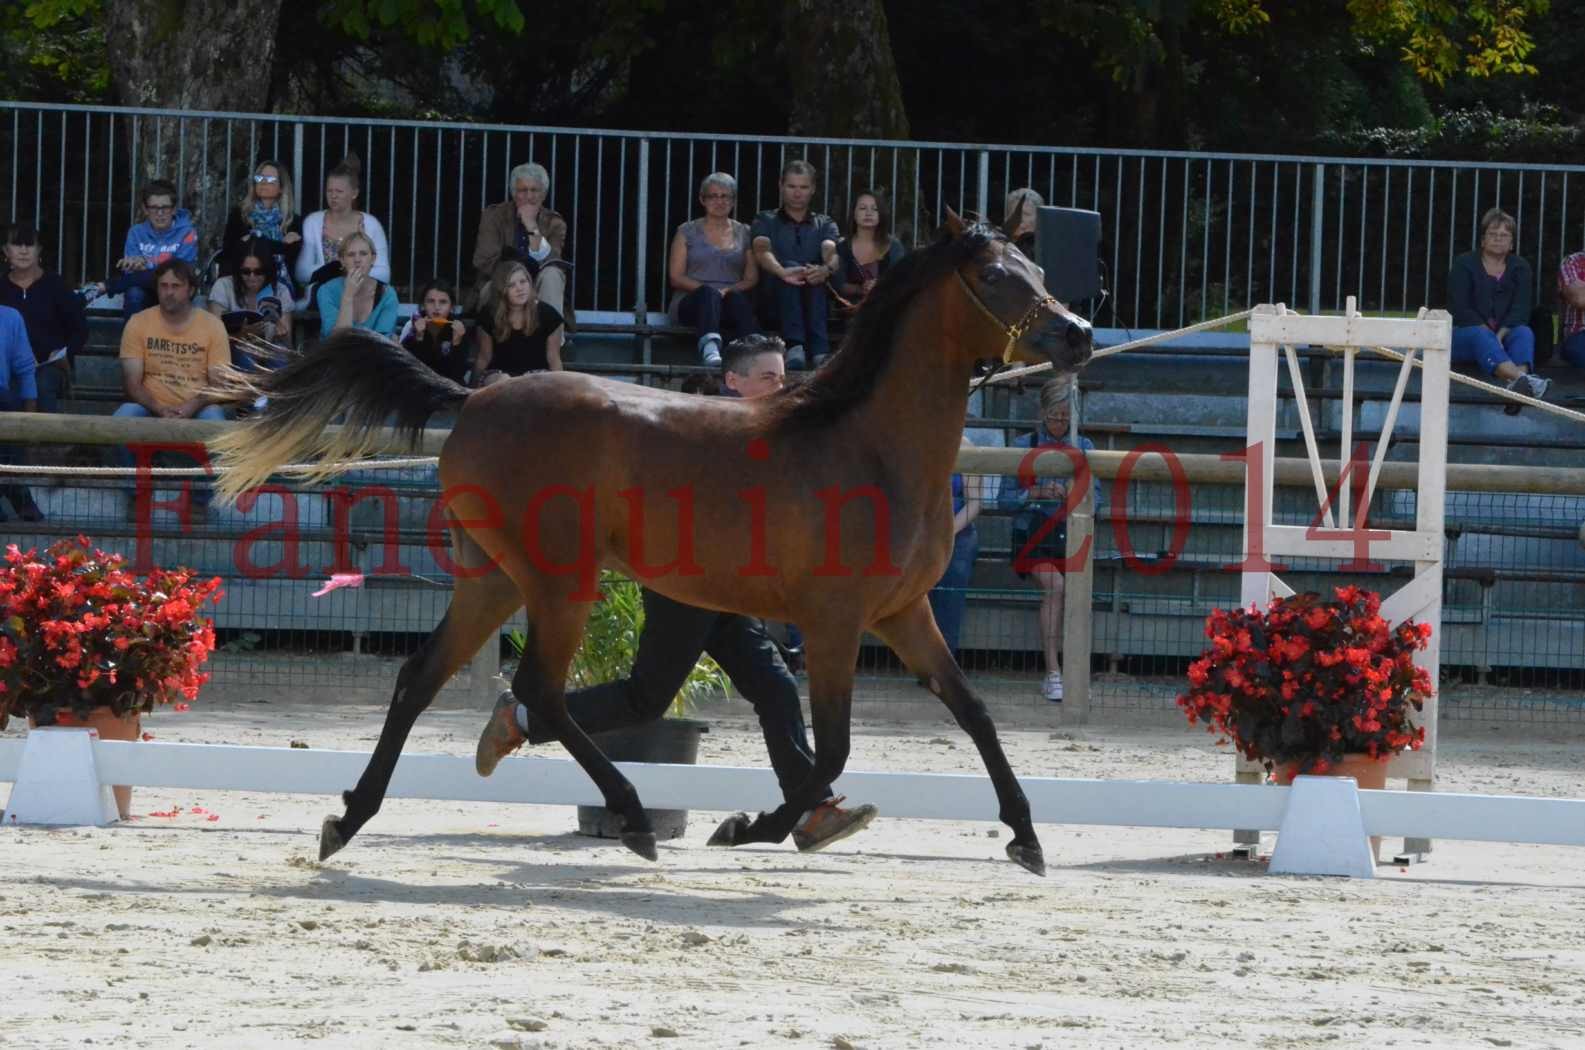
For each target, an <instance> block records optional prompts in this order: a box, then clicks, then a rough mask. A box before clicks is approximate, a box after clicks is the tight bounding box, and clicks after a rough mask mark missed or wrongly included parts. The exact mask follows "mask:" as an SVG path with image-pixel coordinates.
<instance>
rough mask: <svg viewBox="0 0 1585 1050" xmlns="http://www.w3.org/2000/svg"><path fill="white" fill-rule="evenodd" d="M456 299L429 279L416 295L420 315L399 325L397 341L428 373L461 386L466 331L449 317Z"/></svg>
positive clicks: (447, 287) (446, 287) (465, 368)
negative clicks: (422, 289)
mask: <svg viewBox="0 0 1585 1050" xmlns="http://www.w3.org/2000/svg"><path fill="white" fill-rule="evenodd" d="M456 299H457V297H456V296H455V295H453V294H452V291H451V285H449V284H446V283H445V282H443V281H442V280H441V279H440V278H438V277H436V278H434V279H432V280H431V281H430V282H429V283H428V284H426V285H424V291H423V294H422V295H420V296H419V309H420V313H419V314H418V316H416V317H413V318H411V319H410V320H408V322H407V323H406V324H404V325H403V326H402V334H401V335H400V336H398V337H397V342H399V343H401V344H402V348H403V349H404V350H406V351H407V352H408V353H410V354H412V355H413V356H414V357H416V358H418V359H419V360H420V361H422V362H423V363H424V364H425V365H427V366H429V368H430V370H431V371H434V372H436V373H438V374H440V375H443V376H445V377H446V378H447V379H450V380H452V381H453V382H457V383H461V382H462V381H463V378H464V377H465V376H466V375H467V374H468V354H467V350H466V347H465V345H464V341H465V340H466V338H467V335H468V330H467V328H466V327H465V326H464V325H463V323H462V322H461V321H458V320H456V319H455V318H453V317H452V316H451V314H452V311H453V309H454V308H455V304H456Z"/></svg>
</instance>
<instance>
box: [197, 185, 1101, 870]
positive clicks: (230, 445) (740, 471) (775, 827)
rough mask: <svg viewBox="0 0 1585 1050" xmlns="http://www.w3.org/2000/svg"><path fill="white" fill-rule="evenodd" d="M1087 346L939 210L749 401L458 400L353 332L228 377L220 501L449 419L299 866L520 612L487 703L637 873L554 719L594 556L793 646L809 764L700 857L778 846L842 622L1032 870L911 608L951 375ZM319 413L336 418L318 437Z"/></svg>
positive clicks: (584, 754)
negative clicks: (432, 499)
mask: <svg viewBox="0 0 1585 1050" xmlns="http://www.w3.org/2000/svg"><path fill="white" fill-rule="evenodd" d="M1090 353H1091V333H1090V327H1089V325H1088V324H1086V323H1085V322H1084V321H1083V320H1082V319H1081V318H1079V317H1076V316H1075V315H1073V314H1072V313H1070V312H1069V311H1068V310H1067V308H1066V307H1064V306H1063V305H1062V304H1061V303H1058V302H1057V300H1056V299H1055V298H1054V297H1053V296H1051V295H1050V294H1049V293H1048V292H1047V291H1046V290H1045V287H1044V285H1043V284H1042V281H1041V277H1040V274H1039V271H1038V268H1037V267H1036V266H1035V265H1034V264H1033V263H1032V262H1031V261H1030V260H1029V259H1028V258H1026V257H1025V256H1024V255H1023V254H1022V253H1021V252H1019V250H1018V249H1017V248H1016V247H1014V246H1013V245H1012V244H1011V243H1009V242H1008V241H1007V240H1006V238H1005V237H1003V236H1002V235H1001V234H999V233H998V232H997V231H996V230H994V229H993V228H992V227H990V226H987V225H984V224H978V223H977V224H973V225H966V224H965V223H964V222H963V221H962V220H961V219H959V218H958V216H956V215H955V214H951V213H949V214H948V222H947V226H946V229H945V231H944V232H943V234H942V235H941V237H940V238H939V239H938V240H937V241H936V242H935V243H934V244H933V245H931V246H930V247H927V248H925V249H922V250H920V251H918V252H916V253H914V254H913V255H911V256H909V257H907V258H906V259H904V260H903V261H902V262H900V263H899V264H897V265H896V266H894V267H892V268H891V269H890V270H888V272H887V273H886V275H885V276H884V277H883V278H882V279H881V281H880V282H879V284H877V285H876V287H875V289H874V290H873V291H872V293H871V294H870V296H869V298H868V299H867V300H866V301H865V303H864V304H863V305H862V307H861V308H860V309H859V310H858V312H857V313H856V314H855V315H854V318H853V321H852V324H851V326H850V330H849V333H848V335H847V337H846V339H845V341H844V343H843V345H842V347H841V349H840V351H839V352H838V353H836V354H834V355H833V356H832V357H831V359H830V360H829V361H827V362H826V363H825V365H824V366H822V367H821V368H820V369H819V370H818V371H817V372H815V373H814V374H813V376H812V377H811V378H810V379H809V380H807V381H806V382H804V383H802V384H800V385H798V386H796V387H792V388H789V389H785V390H783V391H781V392H780V393H778V394H774V395H771V396H769V397H766V398H761V399H756V400H735V399H727V398H700V397H691V396H689V395H686V394H681V393H673V392H671V391H666V390H658V389H655V388H652V387H646V386H640V385H637V384H632V383H622V382H617V381H613V380H606V379H600V378H596V377H593V376H589V375H583V374H578V373H574V372H548V373H536V374H533V375H528V376H523V377H520V378H518V379H514V380H511V381H509V382H504V383H498V384H495V385H493V386H490V387H486V388H484V389H480V390H468V389H466V388H464V387H462V386H460V385H458V384H456V383H453V382H451V381H450V380H447V379H444V378H442V377H441V376H438V375H436V374H435V373H433V372H431V371H430V370H429V369H427V368H426V367H424V366H423V365H422V364H421V363H419V362H418V360H417V359H416V358H414V357H412V356H411V355H410V354H408V353H407V352H406V351H404V350H402V349H401V348H400V347H399V346H397V345H396V344H395V343H393V342H391V341H389V340H387V339H384V338H382V337H380V336H378V335H372V334H370V333H366V332H360V331H357V330H346V331H343V332H338V333H336V334H335V335H333V336H331V337H330V338H329V339H327V340H326V341H325V342H324V344H323V345H322V346H320V347H319V349H318V350H316V351H313V352H311V353H309V354H306V355H304V356H302V357H300V358H298V359H296V360H293V361H292V362H290V363H289V364H287V365H286V366H285V367H283V368H281V369H279V370H278V371H275V372H273V373H267V374H265V375H264V376H263V377H262V378H252V377H250V380H249V381H250V382H251V383H252V384H253V385H252V386H251V387H250V388H249V396H265V397H268V398H269V403H268V408H267V409H266V410H265V411H263V412H262V413H260V414H259V415H257V416H254V417H253V418H251V419H250V420H248V421H246V422H244V423H242V424H239V425H238V426H236V427H234V428H232V429H231V430H230V431H229V432H228V433H227V434H226V435H224V436H222V437H220V438H218V439H216V440H215V441H212V442H211V443H210V445H211V448H212V449H213V450H214V452H215V453H216V455H217V456H218V457H219V462H220V463H221V464H223V473H222V475H221V477H220V479H219V484H218V487H219V489H220V492H221V494H222V496H223V497H224V498H235V496H236V495H238V494H239V493H241V492H243V491H245V490H247V489H249V488H252V487H254V486H256V485H259V484H262V483H263V482H264V481H266V480H267V479H268V477H269V476H270V474H271V473H272V472H273V471H274V470H275V469H276V468H278V467H279V466H281V465H282V464H284V463H287V462H292V461H294V460H298V459H301V458H302V457H304V456H307V455H316V454H317V455H319V456H321V457H323V458H324V460H325V461H327V462H331V461H354V460H357V459H359V458H362V457H365V456H367V455H368V454H369V452H370V450H371V449H373V448H374V447H376V445H377V444H378V442H379V440H380V439H381V438H382V436H383V434H382V431H383V430H384V429H385V428H386V426H387V425H392V426H394V427H395V428H396V429H397V430H398V431H400V432H403V433H405V434H406V435H407V437H408V438H409V439H410V440H413V441H415V442H416V439H417V437H418V434H419V432H420V431H421V430H422V428H423V425H424V423H425V421H426V420H427V419H428V418H429V417H430V416H431V415H433V414H435V413H436V412H439V411H443V410H448V409H457V408H459V407H460V411H459V413H458V415H457V420H456V424H455V426H454V427H453V429H452V431H451V434H450V436H449V437H448V438H447V439H446V442H445V445H444V447H443V449H442V451H441V454H440V467H439V471H440V483H441V493H442V494H441V497H440V498H441V500H442V502H443V503H444V508H445V510H446V512H447V514H448V519H447V520H448V525H449V530H450V533H451V541H452V544H451V551H452V553H451V557H452V558H453V560H454V562H455V571H454V576H455V585H454V591H453V593H452V597H451V604H450V607H449V608H448V609H447V611H446V614H445V617H444V618H443V619H442V620H441V622H440V624H439V626H437V627H436V628H435V630H434V632H433V633H432V634H430V635H429V637H428V638H427V639H426V640H425V641H424V643H423V645H422V646H421V647H420V648H419V650H418V651H417V652H416V653H414V654H413V655H412V656H411V657H409V658H408V659H407V661H406V662H405V663H404V664H403V665H402V668H401V671H400V673H399V674H398V675H397V681H396V688H395V692H394V694H393V696H392V698H391V706H390V710H389V712H388V713H387V715H386V719H385V725H384V728H383V729H382V731H381V733H380V738H379V742H378V743H377V744H376V746H375V749H374V754H373V755H372V756H371V758H370V760H369V764H368V767H367V768H366V769H365V770H364V773H363V775H362V777H361V778H360V779H359V780H358V783H357V786H356V787H354V788H353V789H352V790H351V791H347V792H343V794H342V799H343V803H344V805H345V813H344V814H343V815H342V816H341V817H339V818H337V817H326V818H325V821H324V824H323V826H322V827H321V830H320V850H319V854H320V859H321V860H324V859H326V858H328V857H329V856H331V855H332V854H334V853H335V852H337V851H338V850H340V849H342V848H343V847H344V846H346V844H347V843H348V842H349V841H350V840H351V839H352V837H353V836H354V835H356V834H357V832H358V831H359V830H360V829H361V828H362V827H363V826H364V824H366V823H367V822H368V821H369V819H370V818H372V817H373V816H374V815H375V813H376V812H377V811H378V810H379V808H380V804H381V802H382V801H383V799H384V796H385V791H386V788H387V786H388V784H389V782H390V778H391V774H392V772H393V771H394V770H395V767H396V762H397V759H398V757H399V756H400V753H401V750H402V746H403V744H404V742H405V741H406V739H407V735H408V732H409V730H410V729H411V728H412V726H413V723H414V721H415V720H416V719H417V718H418V716H419V714H420V713H422V712H423V711H424V709H425V708H426V707H428V705H429V703H430V701H431V700H432V699H433V698H434V696H435V694H436V693H437V692H438V691H439V689H440V687H441V686H442V685H444V684H445V682H446V680H447V679H449V678H450V677H451V676H452V675H453V674H454V673H455V672H456V671H457V670H458V669H459V668H461V667H462V666H463V665H464V664H465V663H467V662H468V661H469V660H470V659H472V657H473V655H474V654H475V653H476V652H477V651H478V650H479V648H480V646H482V645H486V644H489V645H494V644H495V643H496V639H497V637H498V632H499V629H500V626H501V624H502V623H503V622H504V621H505V620H506V619H507V618H508V617H510V616H511V615H512V614H513V613H514V612H516V611H517V609H518V608H520V607H523V608H525V609H526V614H527V621H528V630H527V641H526V644H525V646H524V650H523V657H522V660H521V662H520V663H519V665H518V668H517V671H516V673H515V674H514V675H513V677H512V682H511V690H512V692H513V693H514V694H515V695H516V697H517V698H518V700H519V701H520V702H522V703H523V704H525V705H526V706H527V707H528V708H529V710H530V712H531V713H532V715H533V718H534V719H535V720H536V721H537V722H539V723H540V724H542V725H545V726H547V727H549V728H550V729H551V730H552V731H553V732H554V734H555V736H556V738H557V739H558V740H559V741H560V742H561V744H562V745H563V746H564V747H565V748H566V749H567V751H568V752H569V753H571V755H572V756H573V758H575V759H576V760H577V762H578V764H579V765H580V766H581V767H582V768H583V769H584V771H585V772H587V773H588V775H589V777H590V778H591V779H592V780H593V781H594V783H595V784H596V786H598V787H599V789H600V793H601V794H602V795H603V796H604V798H605V802H606V805H607V807H608V808H610V809H611V810H612V811H613V812H615V813H617V814H619V815H620V816H621V817H622V818H623V819H624V820H625V829H624V831H623V832H622V835H621V840H622V842H623V843H624V844H625V845H626V846H627V847H628V848H629V849H631V850H633V851H634V852H635V853H638V854H639V855H640V856H642V857H645V858H647V859H649V860H655V859H656V856H657V854H656V850H655V836H654V833H653V831H652V829H651V827H650V824H649V821H648V819H647V818H646V816H645V814H644V809H643V806H642V804H641V803H640V801H639V797H638V793H637V791H636V790H635V789H634V787H633V785H632V784H631V783H630V782H629V781H628V780H627V778H625V777H624V776H623V775H622V774H621V773H620V772H619V771H618V770H617V769H616V767H615V766H614V765H612V763H611V762H610V760H609V759H607V758H606V757H605V755H604V754H603V753H601V751H600V750H599V748H598V747H597V746H596V745H595V744H594V742H593V741H591V740H590V739H589V737H588V736H587V735H585V734H584V733H583V731H582V730H581V729H580V728H579V727H578V725H577V724H576V723H575V722H574V721H573V720H572V719H571V718H570V717H569V716H568V714H567V708H566V695H565V685H566V674H567V668H568V665H569V663H570V662H571V659H572V656H573V654H574V652H575V651H576V650H577V647H578V644H579V640H580V638H581V635H582V633H583V628H584V624H585V622H586V620H587V618H588V615H589V610H590V604H591V602H592V601H593V600H595V599H596V598H597V597H598V591H597V590H596V586H595V584H596V581H597V580H598V573H599V570H600V569H601V568H605V567H610V568H614V569H616V570H618V571H620V572H622V573H625V574H627V575H628V576H631V577H633V578H634V579H637V580H640V581H641V582H643V584H644V585H645V586H647V587H650V588H652V589H654V590H656V591H658V592H659V593H661V594H664V595H666V596H667V597H669V598H673V599H676V600H677V601H680V602H686V603H688V604H689V605H696V606H701V607H704V608H708V609H714V610H719V611H724V612H736V613H744V614H747V615H750V616H757V617H763V618H767V619H775V620H781V621H784V622H788V623H796V624H798V625H799V627H800V628H801V629H802V631H803V634H804V638H805V646H806V659H807V667H808V675H809V693H810V704H811V710H812V721H813V725H814V737H815V763H814V768H813V770H812V771H811V772H810V773H809V777H808V780H807V781H806V782H805V784H804V785H803V787H802V788H800V789H799V790H798V791H797V792H796V793H795V795H794V796H793V797H791V798H789V799H788V800H787V801H786V802H785V803H784V804H783V805H782V806H780V807H779V808H777V809H775V810H773V811H771V812H769V813H761V814H759V815H758V816H757V817H756V818H755V819H753V820H752V821H751V820H749V818H748V817H747V815H746V814H738V815H736V816H734V817H731V818H729V819H728V820H727V821H726V822H725V823H723V825H722V827H721V829H720V830H719V831H718V832H717V834H716V837H715V838H714V839H713V840H712V841H713V842H719V843H723V844H729V845H736V844H740V843H744V842H780V841H782V840H784V839H785V838H786V837H787V836H788V835H789V834H790V833H791V831H792V829H793V826H794V824H795V823H796V821H797V819H798V818H799V816H800V815H801V814H802V813H804V812H805V811H807V810H808V809H810V808H812V807H813V806H814V805H815V804H817V803H818V802H819V801H820V798H818V797H816V795H817V793H818V792H819V790H820V787H821V786H823V785H825V784H829V783H831V782H833V781H835V780H836V779H837V778H838V777H839V776H840V774H841V773H842V770H843V767H844V766H845V764H846V762H847V758H848V743H849V734H850V730H851V726H850V721H851V714H852V711H851V708H852V694H853V679H854V668H855V665H856V662H857V659H858V655H859V643H860V639H861V638H862V636H863V634H864V632H865V631H866V630H868V631H871V632H873V633H874V634H876V635H877V636H879V637H880V638H881V639H882V640H883V641H884V642H886V644H887V645H889V646H890V647H891V648H892V649H893V650H894V651H895V652H896V653H897V655H898V657H899V658H901V660H902V662H903V663H904V664H905V665H906V666H907V668H908V670H909V671H910V672H912V673H913V674H915V675H917V676H918V677H919V678H920V680H921V681H922V682H925V683H927V685H928V688H929V689H930V691H931V692H933V693H935V694H936V695H937V696H938V697H939V698H940V699H941V700H942V702H943V703H944V704H945V705H946V706H947V708H948V709H949V710H950V711H951V712H952V714H953V716H954V717H955V718H956V719H957V722H958V724H959V725H960V726H962V727H963V729H964V730H965V731H966V732H967V733H968V735H969V736H970V737H971V738H972V739H973V741H974V745H975V747H977V748H978V749H979V752H980V756H981V758H982V759H983V760H984V762H985V767H986V769H987V771H988V772H989V774H990V777H991V780H992V782H993V783H994V785H995V788H996V797H997V801H998V806H999V809H998V815H999V817H1000V819H1001V820H1002V821H1003V822H1004V823H1006V824H1007V826H1008V827H1009V828H1011V829H1012V833H1013V837H1012V841H1011V842H1010V843H1008V845H1007V854H1008V856H1009V857H1010V858H1011V859H1013V860H1014V861H1016V862H1017V863H1019V864H1021V865H1022V866H1023V867H1025V868H1027V869H1029V870H1030V871H1032V872H1035V873H1036V874H1041V875H1043V874H1045V859H1044V855H1043V853H1042V850H1041V846H1040V841H1039V839H1038V838H1037V837H1036V835H1035V829H1034V824H1033V822H1032V821H1031V819H1030V812H1029V803H1028V800H1027V799H1026V798H1025V796H1024V793H1023V789H1022V788H1021V787H1020V786H1019V784H1018V781H1017V778H1016V777H1015V776H1014V774H1013V771H1012V768H1011V767H1010V765H1009V764H1008V761H1007V758H1006V756H1005V754H1004V753H1003V751H1002V746H1001V743H1000V741H999V740H998V739H997V736H996V728H995V726H994V725H993V724H992V722H991V719H990V716H989V714H988V713H987V711H986V708H985V704H984V703H983V702H982V701H981V700H980V699H979V697H977V696H976V695H975V694H974V693H973V691H972V690H971V689H970V688H969V684H968V681H967V680H966V678H965V677H964V675H963V672H962V670H961V669H959V667H958V665H957V663H956V661H955V660H954V658H953V656H952V653H951V651H950V650H949V649H948V648H947V645H946V643H945V642H944V641H943V640H942V637H941V632H940V631H939V630H938V629H937V628H936V624H935V619H934V617H933V616H932V615H931V612H930V604H929V602H928V600H927V598H926V595H927V594H928V592H929V591H930V589H931V587H933V586H934V585H935V583H936V581H937V580H939V579H940V577H941V574H942V571H943V570H944V569H945V568H946V565H947V561H948V559H949V557H950V555H951V551H952V503H951V485H950V478H951V475H952V473H953V467H954V462H955V459H956V456H957V453H958V443H959V438H960V435H961V434H962V431H963V425H964V420H965V417H966V413H967V408H968V397H969V384H970V381H971V379H972V378H973V374H974V370H975V365H976V363H977V362H978V361H980V360H981V359H984V358H1000V359H1002V360H1003V361H1011V360H1013V359H1015V358H1016V359H1020V360H1024V361H1036V362H1038V361H1048V360H1049V361H1050V362H1051V363H1052V364H1053V365H1054V366H1055V367H1056V368H1058V369H1059V370H1063V371H1074V370H1077V369H1078V368H1080V367H1082V366H1083V365H1084V364H1085V363H1086V362H1087V361H1088V360H1089V357H1090ZM337 416H344V418H345V423H344V425H343V426H342V427H341V428H340V430H339V431H338V432H336V433H333V434H332V433H327V432H326V431H325V427H326V424H328V423H330V422H331V421H332V420H333V419H335V418H336V417H337ZM335 469H336V468H334V467H327V468H326V469H325V471H324V474H325V475H329V474H331V473H334V472H335ZM664 558H670V561H668V562H666V563H665V564H657V563H658V562H660V561H661V559H664Z"/></svg>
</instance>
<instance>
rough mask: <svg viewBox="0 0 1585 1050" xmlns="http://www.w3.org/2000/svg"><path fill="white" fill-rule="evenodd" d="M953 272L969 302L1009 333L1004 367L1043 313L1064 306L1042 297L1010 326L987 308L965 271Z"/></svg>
mask: <svg viewBox="0 0 1585 1050" xmlns="http://www.w3.org/2000/svg"><path fill="white" fill-rule="evenodd" d="M952 272H953V273H954V274H955V275H956V276H957V279H958V283H959V284H961V285H962V286H963V294H964V295H967V296H968V297H969V302H971V303H973V304H974V305H975V306H978V307H979V308H980V313H982V314H984V315H985V316H986V317H989V318H990V319H991V320H992V321H994V322H996V327H997V328H1000V329H1001V330H1002V331H1004V332H1006V333H1007V345H1006V346H1005V347H1003V348H1002V364H1004V365H1010V364H1012V363H1013V347H1014V346H1016V345H1017V343H1018V340H1020V339H1022V338H1023V337H1024V333H1026V332H1028V331H1029V329H1031V328H1033V327H1034V324H1035V319H1036V318H1037V317H1039V316H1040V313H1041V311H1043V310H1044V309H1045V308H1046V307H1048V306H1061V305H1062V304H1061V303H1060V302H1058V301H1057V297H1056V296H1054V295H1045V296H1042V297H1040V298H1039V299H1036V300H1035V301H1034V302H1033V303H1031V304H1030V306H1029V309H1028V310H1027V311H1025V313H1024V316H1023V317H1022V318H1021V319H1020V320H1019V322H1018V323H1017V324H1015V325H1011V326H1009V325H1008V324H1007V322H1006V321H1003V320H1002V319H1001V318H1000V317H997V316H996V314H994V313H992V312H991V308H990V307H989V306H986V305H985V302H984V300H982V299H981V298H980V297H979V294H978V293H976V292H975V291H974V286H973V285H971V284H969V282H968V281H966V280H964V279H963V271H961V270H954V271H952Z"/></svg>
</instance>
